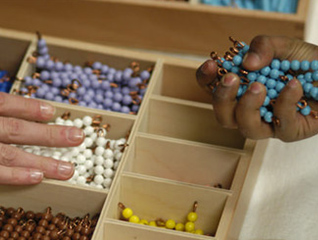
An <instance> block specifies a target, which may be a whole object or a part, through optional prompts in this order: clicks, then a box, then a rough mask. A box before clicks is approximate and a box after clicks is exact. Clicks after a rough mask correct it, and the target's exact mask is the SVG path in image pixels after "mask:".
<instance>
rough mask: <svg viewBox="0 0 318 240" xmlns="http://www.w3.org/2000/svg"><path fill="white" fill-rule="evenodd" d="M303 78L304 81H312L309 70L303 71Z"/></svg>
mask: <svg viewBox="0 0 318 240" xmlns="http://www.w3.org/2000/svg"><path fill="white" fill-rule="evenodd" d="M305 80H306V82H312V73H311V72H307V73H305Z"/></svg>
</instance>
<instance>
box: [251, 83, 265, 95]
mask: <svg viewBox="0 0 318 240" xmlns="http://www.w3.org/2000/svg"><path fill="white" fill-rule="evenodd" d="M249 90H250V91H251V92H252V93H254V94H259V93H260V92H261V91H262V88H261V84H257V83H256V84H251V85H250V86H249Z"/></svg>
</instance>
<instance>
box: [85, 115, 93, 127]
mask: <svg viewBox="0 0 318 240" xmlns="http://www.w3.org/2000/svg"><path fill="white" fill-rule="evenodd" d="M92 122H93V118H92V117H90V116H85V117H83V124H84V125H85V126H90V125H92Z"/></svg>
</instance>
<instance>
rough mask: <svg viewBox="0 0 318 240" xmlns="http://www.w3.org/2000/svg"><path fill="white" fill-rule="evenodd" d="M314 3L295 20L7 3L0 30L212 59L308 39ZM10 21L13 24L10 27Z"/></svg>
mask: <svg viewBox="0 0 318 240" xmlns="http://www.w3.org/2000/svg"><path fill="white" fill-rule="evenodd" d="M308 4H309V0H299V3H298V8H297V12H296V13H295V14H284V13H277V12H265V11H259V10H258V11H257V10H253V11H251V10H245V9H235V8H231V7H215V6H210V5H205V4H199V3H198V1H196V0H190V1H189V2H173V1H169V2H167V1H155V0H120V1H118V0H68V1H63V0H47V1H45V3H44V2H43V1H42V0H29V1H25V0H11V1H2V2H1V9H2V13H1V15H0V27H4V28H10V29H16V30H20V31H28V32H32V33H33V32H35V31H36V30H38V31H40V32H42V33H43V34H45V35H52V36H55V37H62V38H68V39H73V40H78V39H79V40H81V41H88V42H93V43H98V44H106V45H115V46H124V47H134V48H142V49H156V50H161V51H162V50H163V51H169V52H179V53H188V54H196V55H203V56H208V55H209V53H210V52H211V51H212V50H214V51H218V52H224V51H225V50H226V49H228V41H227V39H228V37H229V36H233V37H234V38H236V39H238V40H240V41H245V42H248V43H249V42H250V40H251V39H252V38H253V37H254V36H256V35H259V34H266V35H285V36H290V37H296V38H299V39H303V38H304V32H305V26H306V19H307V12H308ZM9 19H10V21H9Z"/></svg>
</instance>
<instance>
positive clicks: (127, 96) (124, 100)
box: [122, 95, 132, 105]
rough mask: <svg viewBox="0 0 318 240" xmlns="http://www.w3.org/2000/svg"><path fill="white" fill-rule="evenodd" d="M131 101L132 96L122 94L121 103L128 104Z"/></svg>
mask: <svg viewBox="0 0 318 240" xmlns="http://www.w3.org/2000/svg"><path fill="white" fill-rule="evenodd" d="M131 102H132V98H131V96H130V95H124V96H123V99H122V103H123V104H124V105H130V104H131Z"/></svg>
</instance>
